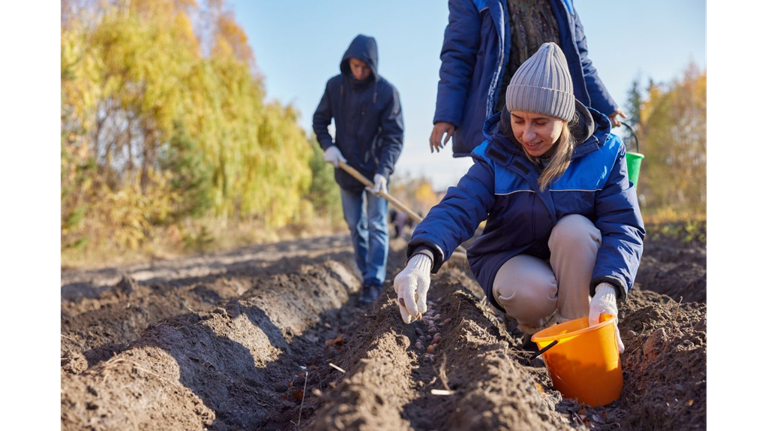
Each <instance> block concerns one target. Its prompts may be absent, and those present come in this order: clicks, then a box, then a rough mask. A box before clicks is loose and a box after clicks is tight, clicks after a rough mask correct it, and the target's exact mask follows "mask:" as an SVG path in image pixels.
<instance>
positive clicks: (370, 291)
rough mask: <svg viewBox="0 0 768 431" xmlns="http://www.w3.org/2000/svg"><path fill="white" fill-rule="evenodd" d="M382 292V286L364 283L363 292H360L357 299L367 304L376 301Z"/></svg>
mask: <svg viewBox="0 0 768 431" xmlns="http://www.w3.org/2000/svg"><path fill="white" fill-rule="evenodd" d="M380 294H381V286H376V285H374V284H368V283H365V284H363V292H362V293H361V294H360V298H358V300H357V301H358V302H359V303H360V304H362V305H367V304H370V303H372V302H373V301H375V300H376V299H377V298H378V297H379V295H380Z"/></svg>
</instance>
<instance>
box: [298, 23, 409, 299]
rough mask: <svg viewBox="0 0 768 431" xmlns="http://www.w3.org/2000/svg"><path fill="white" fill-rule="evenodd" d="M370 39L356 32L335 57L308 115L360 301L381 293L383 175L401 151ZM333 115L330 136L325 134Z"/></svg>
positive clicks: (398, 127)
mask: <svg viewBox="0 0 768 431" xmlns="http://www.w3.org/2000/svg"><path fill="white" fill-rule="evenodd" d="M378 63H379V54H378V48H377V45H376V40H375V39H374V38H372V37H370V36H365V35H362V34H361V35H358V36H357V37H355V39H354V40H353V41H352V43H351V44H350V45H349V48H348V49H347V51H346V52H345V53H344V57H343V58H342V60H341V66H340V67H341V74H339V75H336V76H334V77H333V78H331V79H329V80H328V83H327V84H326V85H325V92H324V93H323V97H322V99H320V104H319V105H318V106H317V110H316V111H315V114H314V116H313V117H312V128H313V129H314V131H315V135H316V136H317V141H318V142H319V143H320V146H321V147H322V149H323V150H324V151H325V153H324V157H325V160H326V161H327V162H329V163H331V164H333V165H334V167H336V168H337V169H336V173H335V176H336V182H337V183H338V184H339V186H340V187H341V203H342V206H343V209H344V219H345V220H346V222H347V225H348V226H349V229H350V232H351V234H352V243H353V247H354V250H355V261H356V263H357V266H358V268H359V269H360V272H361V273H362V275H363V293H362V294H361V296H360V301H361V302H363V303H370V302H373V301H374V300H375V299H376V298H377V297H378V296H379V294H380V293H381V288H382V285H383V283H384V275H385V272H386V267H387V253H388V251H389V232H388V228H387V201H386V200H385V199H384V198H383V197H381V196H380V195H379V193H380V192H382V191H383V192H386V191H387V182H388V181H389V176H390V175H391V174H392V172H393V171H394V170H395V162H397V159H398V157H400V152H401V151H402V149H403V111H402V109H401V106H400V95H399V94H398V92H397V89H396V88H395V87H394V86H393V85H392V84H390V83H389V82H387V80H386V79H384V78H383V77H382V76H381V75H379V73H378ZM332 119H333V121H334V123H335V128H336V137H335V140H334V139H333V138H332V137H331V135H330V133H329V132H328V126H329V125H330V124H331V120H332ZM340 161H343V162H345V163H348V164H349V165H350V166H352V167H353V168H355V169H357V170H358V171H359V172H360V173H361V174H363V175H364V176H365V177H366V178H368V179H369V180H371V181H372V182H373V183H374V188H373V189H371V190H366V189H365V186H364V185H363V184H362V183H360V182H359V181H358V180H356V179H355V178H354V177H352V176H351V175H349V174H347V173H346V172H344V171H342V170H341V169H338V167H339V162H340Z"/></svg>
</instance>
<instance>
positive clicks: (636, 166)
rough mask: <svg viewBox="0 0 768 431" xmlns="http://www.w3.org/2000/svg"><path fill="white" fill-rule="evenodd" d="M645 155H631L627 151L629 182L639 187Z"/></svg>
mask: <svg viewBox="0 0 768 431" xmlns="http://www.w3.org/2000/svg"><path fill="white" fill-rule="evenodd" d="M643 158H645V156H644V155H642V154H640V153H631V152H629V151H627V171H629V181H632V184H634V185H635V187H637V180H638V179H639V178H640V163H642V162H643Z"/></svg>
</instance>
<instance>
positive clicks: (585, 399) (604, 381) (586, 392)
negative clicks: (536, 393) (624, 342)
mask: <svg viewBox="0 0 768 431" xmlns="http://www.w3.org/2000/svg"><path fill="white" fill-rule="evenodd" d="M615 320H616V317H615V316H613V315H611V314H603V315H601V316H600V323H598V324H597V325H595V326H589V318H588V317H582V318H581V319H574V320H571V321H568V322H565V323H561V324H559V325H555V326H551V327H549V328H547V329H544V330H541V331H539V332H537V333H536V334H534V335H533V337H532V338H531V340H532V341H533V342H534V343H536V345H537V346H538V348H539V350H543V349H544V348H545V347H547V346H549V345H551V344H552V343H553V342H554V341H557V344H555V345H554V346H552V347H551V348H550V349H548V350H547V351H546V352H544V353H543V354H542V356H543V357H544V361H545V362H546V364H547V369H548V370H549V375H550V377H551V378H552V382H553V383H554V385H555V389H557V390H558V391H560V393H561V394H563V397H565V398H576V399H577V400H579V402H582V403H585V404H588V405H590V406H592V407H597V406H604V405H606V404H609V403H611V402H612V401H614V400H616V399H617V398H619V395H621V388H622V386H623V385H624V377H623V376H622V374H621V361H620V360H619V345H618V344H617V342H616V332H615V327H614V324H613V323H614V321H615Z"/></svg>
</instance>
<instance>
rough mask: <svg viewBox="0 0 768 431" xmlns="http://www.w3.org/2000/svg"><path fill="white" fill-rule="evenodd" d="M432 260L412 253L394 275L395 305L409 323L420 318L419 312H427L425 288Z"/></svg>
mask: <svg viewBox="0 0 768 431" xmlns="http://www.w3.org/2000/svg"><path fill="white" fill-rule="evenodd" d="M431 269H432V260H431V259H430V258H429V256H427V255H425V254H421V253H417V254H414V255H413V256H411V259H410V260H409V261H408V265H406V266H405V268H404V269H403V270H402V271H400V274H397V276H396V277H395V292H397V305H398V306H400V317H402V318H403V322H405V323H411V322H413V321H416V320H419V319H421V313H426V312H427V290H429V281H430V280H429V272H430V270H431Z"/></svg>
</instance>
